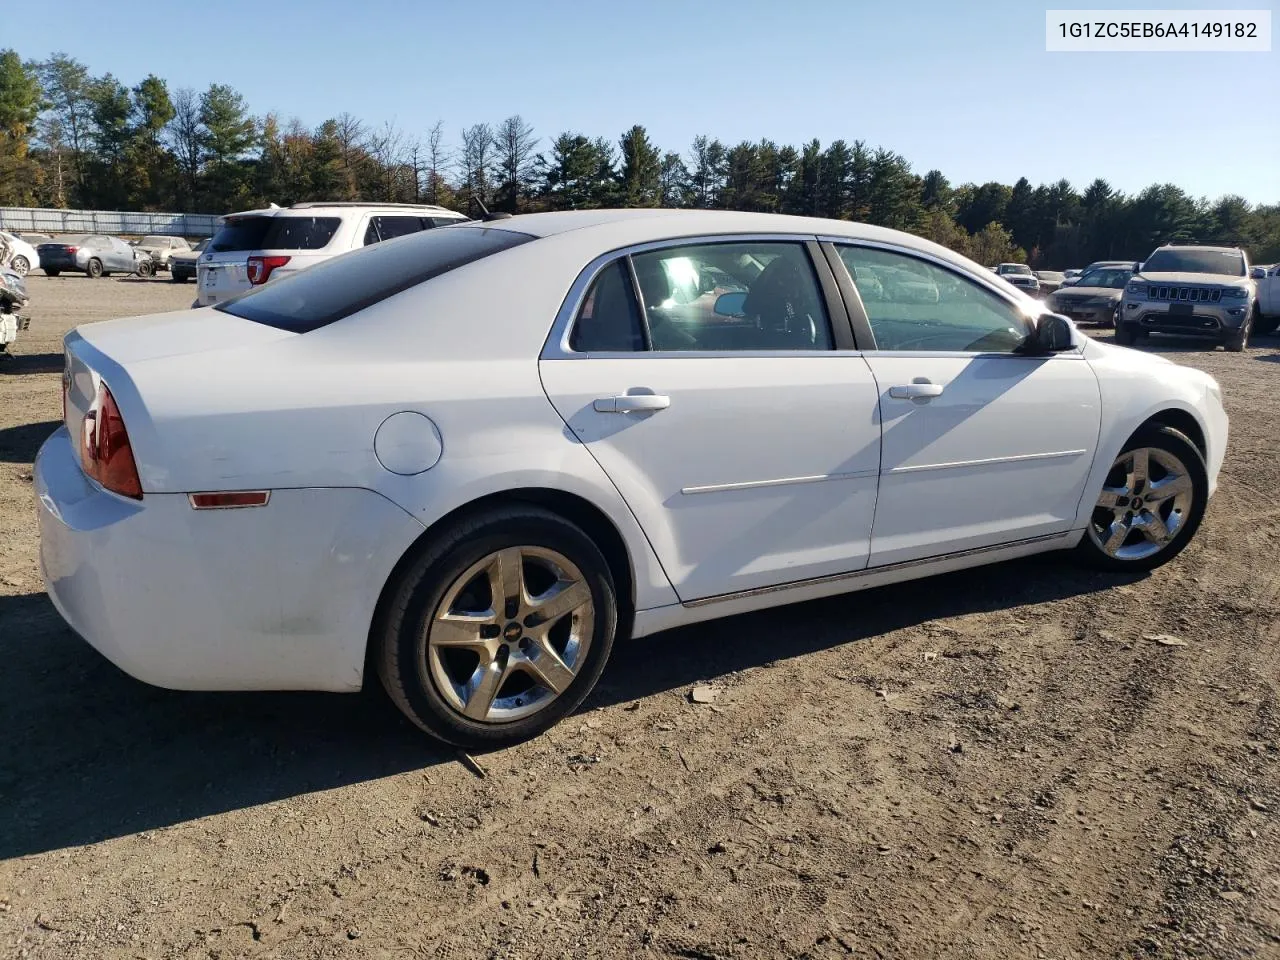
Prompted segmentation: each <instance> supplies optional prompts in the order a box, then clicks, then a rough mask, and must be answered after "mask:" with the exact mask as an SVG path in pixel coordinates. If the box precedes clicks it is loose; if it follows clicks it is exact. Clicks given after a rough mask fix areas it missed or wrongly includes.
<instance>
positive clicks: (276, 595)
mask: <svg viewBox="0 0 1280 960" xmlns="http://www.w3.org/2000/svg"><path fill="white" fill-rule="evenodd" d="M34 481H35V492H36V499H37V508H36V509H37V513H38V515H39V523H40V568H41V572H42V574H43V576H44V581H45V587H46V589H47V591H48V593H49V596H50V598H51V599H52V601H53V604H54V606H55V607H56V608H57V610H58V612H59V613H60V614H61V615H62V617H63V619H64V620H66V621H67V623H68V624H69V625H70V626H71V628H72V629H73V630H75V631H76V633H78V634H79V635H80V636H81V637H83V638H84V639H85V640H86V641H87V642H88V643H89V644H90V645H91V646H93V647H94V648H95V649H97V650H98V651H99V652H100V653H102V654H103V655H104V656H105V657H107V659H109V660H111V661H112V662H113V663H115V664H116V665H117V666H118V667H120V669H122V670H124V671H125V672H126V673H128V674H130V675H132V676H134V677H136V678H137V679H139V680H142V681H144V682H146V683H151V684H154V685H156V686H161V687H169V688H171V689H178V690H331V691H352V690H357V689H359V688H360V686H361V683H362V679H363V669H364V654H365V646H366V643H367V639H368V634H369V626H370V623H371V622H372V617H373V611H374V607H375V605H376V603H377V599H378V596H379V594H380V593H381V590H382V587H383V585H384V584H385V583H386V580H387V577H388V576H389V575H390V573H391V570H392V568H393V567H394V565H395V563H396V562H397V561H398V560H399V558H400V557H401V556H402V555H403V554H404V551H405V550H407V549H408V547H409V546H410V544H412V542H413V541H414V540H415V539H416V537H417V536H418V535H419V534H421V532H422V530H423V527H422V525H421V524H420V523H418V521H416V520H414V519H413V518H412V517H411V516H410V515H409V514H407V513H406V512H405V511H403V510H402V509H400V508H399V507H397V506H395V505H394V504H392V503H391V502H390V501H388V500H386V499H385V498H384V497H382V496H380V495H379V494H376V493H374V492H373V491H370V490H358V489H351V488H345V489H303V490H278V491H275V492H274V493H273V494H272V496H271V500H270V502H269V503H268V505H267V506H265V507H260V508H254V509H247V510H209V511H195V510H192V509H191V506H190V504H189V503H188V501H187V497H186V496H185V495H184V494H147V495H146V497H145V498H144V499H143V501H141V502H140V503H139V502H135V501H132V500H126V499H124V498H121V497H116V496H114V495H112V494H110V493H107V492H106V491H104V490H102V489H101V488H100V487H99V486H97V484H95V483H93V482H92V481H90V480H88V479H87V478H86V477H85V475H84V473H83V472H82V471H81V470H80V467H79V464H78V463H77V461H76V458H75V454H74V452H73V450H72V445H71V441H70V435H69V434H68V432H67V430H66V428H65V427H64V428H61V429H59V430H58V431H57V432H56V433H54V434H53V436H51V437H50V438H49V439H48V440H47V441H45V444H44V446H43V447H41V449H40V453H39V455H38V456H37V457H36V463H35V469H34Z"/></svg>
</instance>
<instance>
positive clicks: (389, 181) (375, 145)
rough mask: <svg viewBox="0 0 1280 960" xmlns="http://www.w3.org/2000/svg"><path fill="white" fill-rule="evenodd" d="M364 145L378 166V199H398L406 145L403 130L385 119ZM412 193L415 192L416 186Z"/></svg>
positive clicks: (403, 173)
mask: <svg viewBox="0 0 1280 960" xmlns="http://www.w3.org/2000/svg"><path fill="white" fill-rule="evenodd" d="M365 145H366V149H367V150H368V153H369V156H370V157H371V158H372V159H373V162H374V163H375V164H376V165H377V167H378V174H379V179H380V180H381V190H380V192H381V194H382V196H381V197H380V198H379V199H382V200H386V201H395V200H398V199H400V191H399V189H398V186H399V185H400V183H401V182H402V181H403V180H404V178H405V177H404V175H405V170H404V167H405V154H406V147H405V135H404V132H403V131H402V130H400V129H399V128H398V127H397V126H396V125H395V123H393V122H391V121H387V122H385V123H383V125H382V128H381V129H380V130H376V131H374V132H372V133H370V134H369V135H368V137H367V138H366V141H365ZM413 193H414V194H415V195H416V194H417V188H416V187H415V188H414V190H413Z"/></svg>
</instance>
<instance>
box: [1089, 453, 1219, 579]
mask: <svg viewBox="0 0 1280 960" xmlns="http://www.w3.org/2000/svg"><path fill="white" fill-rule="evenodd" d="M1194 498H1195V487H1194V485H1193V483H1192V481H1191V475H1190V472H1189V471H1188V469H1187V466H1186V464H1185V463H1183V462H1182V461H1181V460H1180V459H1178V457H1176V456H1175V455H1174V454H1172V453H1170V452H1169V451H1168V450H1162V449H1160V448H1159V447H1139V448H1138V449H1136V450H1126V451H1125V452H1124V453H1122V454H1120V456H1119V457H1117V458H1116V462H1115V463H1114V464H1113V465H1112V467H1111V472H1110V473H1108V474H1107V479H1106V481H1105V482H1104V483H1103V487H1102V494H1101V495H1100V496H1099V497H1098V501H1097V504H1096V505H1095V506H1094V509H1093V517H1092V519H1091V522H1090V524H1089V536H1090V537H1091V538H1092V539H1093V542H1094V543H1095V544H1096V545H1097V546H1098V548H1099V549H1100V550H1102V552H1103V553H1105V554H1106V555H1107V556H1109V557H1114V558H1115V559H1117V560H1145V559H1146V558H1148V557H1152V556H1154V555H1156V554H1157V553H1160V552H1161V551H1162V550H1164V549H1166V548H1167V547H1168V546H1169V545H1170V544H1171V543H1172V542H1173V541H1174V539H1175V538H1176V537H1177V535H1178V533H1179V532H1180V531H1181V530H1182V528H1183V525H1184V524H1186V522H1187V520H1188V518H1189V517H1190V516H1191V507H1192V504H1193V500H1194Z"/></svg>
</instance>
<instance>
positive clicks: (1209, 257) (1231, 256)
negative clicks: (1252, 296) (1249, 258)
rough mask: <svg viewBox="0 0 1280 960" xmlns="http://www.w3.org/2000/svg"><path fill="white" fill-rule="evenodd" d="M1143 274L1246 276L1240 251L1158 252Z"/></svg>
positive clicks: (1149, 261)
mask: <svg viewBox="0 0 1280 960" xmlns="http://www.w3.org/2000/svg"><path fill="white" fill-rule="evenodd" d="M1142 272H1143V273H1217V274H1223V275H1225V276H1228V277H1243V276H1244V257H1243V256H1242V255H1241V254H1240V252H1239V251H1238V250H1194V249H1186V250H1169V249H1165V250H1157V251H1156V252H1155V253H1153V254H1152V255H1151V259H1150V260H1148V261H1147V262H1146V263H1144V264H1143V265H1142Z"/></svg>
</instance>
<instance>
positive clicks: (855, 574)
mask: <svg viewBox="0 0 1280 960" xmlns="http://www.w3.org/2000/svg"><path fill="white" fill-rule="evenodd" d="M1070 534H1071V531H1070V530H1064V531H1062V532H1061V533H1048V534H1045V535H1043V536H1039V537H1029V538H1028V539H1026V540H1011V541H1008V542H1007V543H997V544H993V545H991V546H989V547H974V548H973V549H971V550H957V551H956V552H954V553H942V554H938V555H937V556H934V557H921V558H920V559H919V560H901V561H899V562H898V563H886V564H882V565H881V566H878V567H864V568H863V569H861V570H851V571H850V572H848V573H829V574H827V575H826V576H823V577H811V578H810V579H808V580H792V581H790V582H788V583H775V584H771V585H770V586H767V587H755V588H753V589H751V590H739V591H737V592H736V593H720V594H716V595H715V596H714V597H700V598H699V599H697V600H684V601H682V602H681V606H684V607H690V608H694V607H705V606H706V605H707V604H710V603H724V602H726V601H729V600H744V599H746V598H747V597H759V596H764V595H765V594H770V593H782V592H784V591H787V590H798V589H800V588H801V587H813V586H818V585H820V584H824V583H839V582H840V581H842V580H857V579H859V578H861V577H870V576H874V575H876V574H881V573H888V572H890V571H893V570H908V569H910V568H912V567H924V566H929V565H931V564H935V563H942V562H944V561H946V560H959V559H962V558H964V557H976V556H980V555H982V554H984V553H998V552H1000V551H1001V550H1009V549H1012V548H1014V547H1027V546H1031V545H1032V544H1036V543H1049V542H1050V541H1053V540H1064V539H1066V538H1067V537H1068V536H1070Z"/></svg>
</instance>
